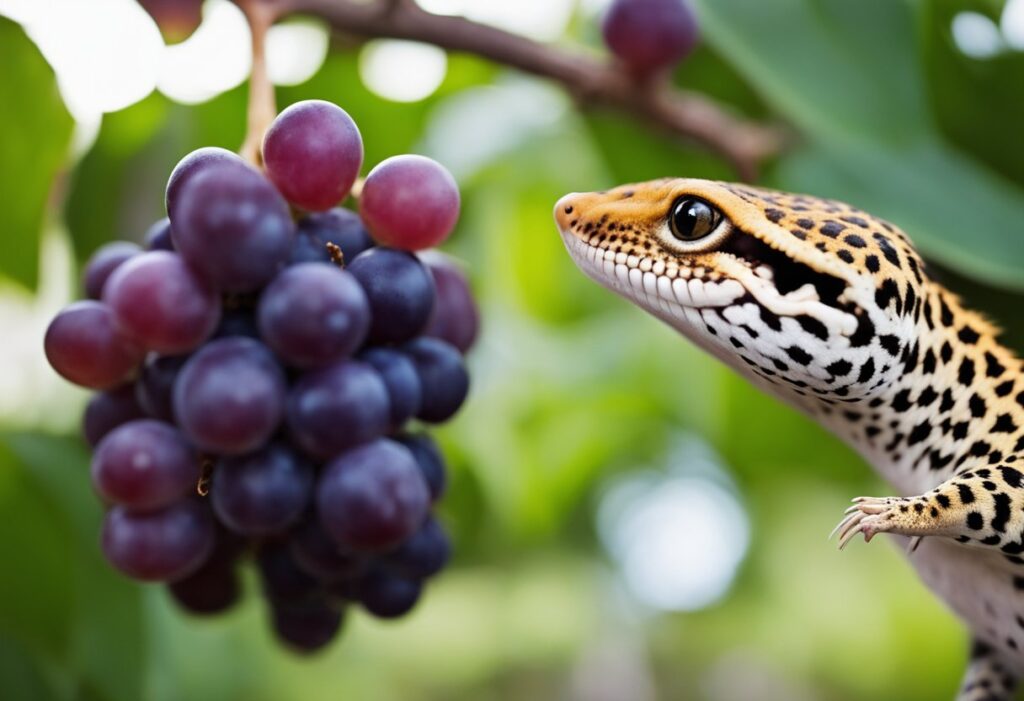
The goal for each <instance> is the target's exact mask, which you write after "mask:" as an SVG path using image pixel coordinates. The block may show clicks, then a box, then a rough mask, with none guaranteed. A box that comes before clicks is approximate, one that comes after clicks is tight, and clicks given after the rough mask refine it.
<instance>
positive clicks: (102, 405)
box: [82, 382, 145, 446]
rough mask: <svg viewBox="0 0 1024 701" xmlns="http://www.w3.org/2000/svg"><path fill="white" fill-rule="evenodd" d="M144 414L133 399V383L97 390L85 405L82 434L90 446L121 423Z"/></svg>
mask: <svg viewBox="0 0 1024 701" xmlns="http://www.w3.org/2000/svg"><path fill="white" fill-rule="evenodd" d="M144 416H145V414H144V413H143V411H142V407H140V406H139V403H138V402H137V401H136V399H135V385H133V384H132V383H130V382H129V383H128V384H126V385H121V386H120V387H117V388H115V389H110V390H107V391H106V392H97V393H96V394H94V395H93V396H92V398H91V399H90V400H89V403H88V404H87V405H86V406H85V414H84V415H83V417H82V435H84V436H85V440H86V442H87V443H88V444H89V445H91V446H96V444H97V443H99V442H100V441H101V440H103V437H104V436H105V435H107V434H108V433H110V432H111V431H113V430H114V429H115V428H117V427H118V426H120V425H121V424H125V423H128V422H129V421H132V420H134V419H141V418H143V417H144Z"/></svg>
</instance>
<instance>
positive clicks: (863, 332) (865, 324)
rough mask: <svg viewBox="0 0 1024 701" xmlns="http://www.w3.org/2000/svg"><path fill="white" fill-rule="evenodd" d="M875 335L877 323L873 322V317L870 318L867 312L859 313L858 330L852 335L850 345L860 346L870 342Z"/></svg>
mask: <svg viewBox="0 0 1024 701" xmlns="http://www.w3.org/2000/svg"><path fill="white" fill-rule="evenodd" d="M874 337H875V325H874V324H872V323H871V319H869V318H868V315H867V314H861V315H859V316H858V317H857V330H856V331H854V332H853V335H852V336H850V345H851V346H852V347H854V348H860V347H861V346H866V345H867V344H868V343H870V342H871V339H872V338H874ZM893 355H895V353H894V354H893Z"/></svg>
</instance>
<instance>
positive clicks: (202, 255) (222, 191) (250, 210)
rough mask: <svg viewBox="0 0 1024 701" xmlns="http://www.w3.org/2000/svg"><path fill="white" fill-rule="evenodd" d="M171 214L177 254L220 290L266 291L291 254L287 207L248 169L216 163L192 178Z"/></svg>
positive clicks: (291, 232)
mask: <svg viewBox="0 0 1024 701" xmlns="http://www.w3.org/2000/svg"><path fill="white" fill-rule="evenodd" d="M167 211H168V214H169V215H170V218H171V232H172V236H173V237H174V247H175V249H176V250H178V251H179V252H180V253H181V255H182V257H183V258H184V259H185V260H186V261H188V264H189V265H191V266H192V267H193V268H195V269H196V270H197V271H198V272H199V273H201V274H202V275H203V276H204V277H205V278H206V279H207V280H209V281H210V282H212V283H213V284H214V285H215V286H217V287H218V288H219V289H221V290H224V291H227V292H252V291H254V290H256V289H258V288H260V287H262V286H263V285H265V284H266V283H267V282H269V281H270V279H271V278H272V277H274V275H275V274H276V273H277V271H278V270H279V269H280V268H281V267H283V266H284V264H285V262H286V261H287V260H288V256H289V254H290V253H291V248H292V241H293V240H294V238H295V224H294V222H293V221H292V218H291V213H290V212H289V211H288V204H287V203H286V202H285V201H284V198H282V197H281V195H280V193H278V191H277V190H275V189H274V186H273V185H271V184H270V181H268V180H267V179H266V178H265V177H263V175H262V174H261V173H260V172H259V171H257V170H255V169H254V168H251V167H249V166H248V165H245V164H242V163H233V162H222V163H216V164H212V165H210V166H209V167H207V168H203V169H202V170H201V171H197V172H196V173H194V174H191V175H189V176H188V178H187V180H186V181H185V183H184V184H183V185H182V186H181V190H180V192H179V193H178V196H177V199H176V200H175V202H173V203H172V206H171V207H170V209H168V210H167Z"/></svg>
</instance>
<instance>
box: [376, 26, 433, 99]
mask: <svg viewBox="0 0 1024 701" xmlns="http://www.w3.org/2000/svg"><path fill="white" fill-rule="evenodd" d="M447 72H448V57H447V55H446V54H445V52H444V51H442V50H441V49H439V48H437V47H436V46H432V45H430V44H421V43H420V42H416V41H399V40H395V39H379V40H377V41H371V42H369V43H367V44H366V46H364V47H363V50H362V51H361V52H360V54H359V75H360V77H361V78H362V79H363V83H364V84H365V85H366V87H367V88H369V89H370V90H371V91H372V92H374V93H376V94H377V95H380V96H381V97H383V98H385V99H388V100H393V101H395V102H418V101H420V100H424V99H426V98H428V97H430V96H431V95H433V94H434V91H436V90H437V89H438V88H439V87H440V86H441V83H442V82H443V81H444V76H445V74H446V73H447Z"/></svg>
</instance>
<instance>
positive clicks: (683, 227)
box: [668, 197, 722, 241]
mask: <svg viewBox="0 0 1024 701" xmlns="http://www.w3.org/2000/svg"><path fill="white" fill-rule="evenodd" d="M721 218H722V214H721V212H719V211H718V210H717V209H715V208H714V207H712V206H711V205H710V204H708V203H707V202H705V201H704V200H701V199H698V198H696V197H682V198H680V199H678V200H676V202H675V204H673V205H672V210H671V212H670V213H669V217H668V223H669V228H670V229H671V230H672V235H673V236H675V237H676V238H677V239H679V240H680V241H696V240H697V239H700V238H704V237H705V236H707V235H708V234H710V233H711V232H712V231H714V230H715V228H716V227H717V226H718V222H719V221H720V220H721Z"/></svg>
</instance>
